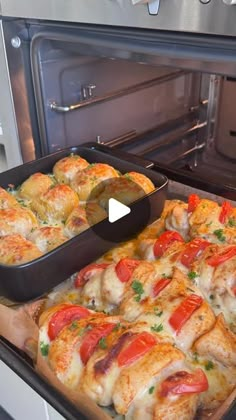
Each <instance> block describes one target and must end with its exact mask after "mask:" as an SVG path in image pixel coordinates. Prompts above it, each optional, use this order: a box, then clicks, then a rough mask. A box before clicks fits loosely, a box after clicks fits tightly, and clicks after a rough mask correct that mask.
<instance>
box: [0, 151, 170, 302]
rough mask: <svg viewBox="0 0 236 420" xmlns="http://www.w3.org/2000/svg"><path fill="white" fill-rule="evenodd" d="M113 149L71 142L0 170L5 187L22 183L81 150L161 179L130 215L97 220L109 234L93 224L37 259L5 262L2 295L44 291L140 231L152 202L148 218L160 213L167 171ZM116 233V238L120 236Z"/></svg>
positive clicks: (26, 296) (0, 268)
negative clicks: (111, 220)
mask: <svg viewBox="0 0 236 420" xmlns="http://www.w3.org/2000/svg"><path fill="white" fill-rule="evenodd" d="M109 152H110V153H107V148H106V147H105V148H104V151H103V150H102V146H100V150H96V149H95V147H93V146H92V145H90V146H87V147H86V146H85V145H81V146H74V147H69V148H67V149H63V150H61V151H59V152H56V153H53V154H51V155H48V156H45V157H43V158H41V159H39V160H36V161H32V162H29V163H26V164H24V165H21V166H18V167H16V168H13V169H10V170H8V171H6V172H3V173H1V174H0V186H2V187H4V188H7V187H8V185H9V184H13V185H16V186H18V185H20V184H21V183H22V182H23V181H24V180H25V179H27V178H28V177H29V176H30V175H31V174H33V173H35V172H43V173H49V172H51V171H52V168H53V166H54V164H55V163H56V162H57V161H58V160H59V159H61V158H63V157H65V156H68V155H70V154H71V153H75V154H79V155H80V156H82V157H83V158H85V159H86V160H88V161H89V162H90V163H95V162H102V163H107V164H109V165H111V166H113V167H114V168H116V169H118V170H119V171H120V172H121V173H126V172H130V171H136V172H140V173H142V174H144V175H146V176H147V177H148V178H150V179H151V180H152V182H153V183H154V185H155V190H154V191H153V192H151V193H150V194H148V195H146V196H145V197H144V198H142V199H140V200H138V201H136V202H135V203H133V204H131V205H130V208H131V213H130V214H128V215H127V216H126V217H124V218H122V219H120V220H118V221H117V222H115V223H112V224H111V223H109V221H108V219H105V220H103V221H102V222H100V223H98V224H97V225H96V229H97V228H98V230H101V231H103V232H104V231H105V232H108V233H109V240H106V239H103V238H102V237H99V236H98V235H97V234H96V233H95V232H94V231H93V229H91V228H90V229H88V230H86V231H84V232H82V233H81V234H80V235H78V236H76V237H74V238H72V239H70V240H68V241H67V242H65V243H64V244H62V245H61V246H59V247H57V248H56V249H54V250H53V251H51V252H49V253H47V254H45V255H43V256H42V257H40V258H37V259H35V260H33V261H31V262H28V263H25V264H21V265H18V266H7V265H0V295H2V296H5V297H6V298H9V299H11V300H13V301H16V302H22V301H27V300H30V299H33V298H36V297H39V296H41V295H43V294H44V293H45V292H47V291H49V290H50V289H51V288H53V287H55V286H56V285H57V284H59V283H61V282H62V281H64V280H65V279H66V278H68V277H69V276H71V275H72V274H73V273H75V272H76V271H78V270H80V269H81V268H82V267H84V266H85V265H87V264H89V263H90V262H91V261H93V260H95V259H97V258H99V257H100V256H101V255H103V254H104V253H105V252H106V251H108V250H109V249H111V248H112V247H114V246H115V245H116V242H117V238H120V237H121V233H122V235H123V234H124V233H125V238H124V239H125V240H127V239H129V237H130V236H131V235H132V234H134V232H138V231H139V230H141V229H143V227H144V213H147V212H146V209H147V206H148V208H149V214H148V220H147V221H148V223H151V222H152V221H154V220H155V219H157V218H158V217H159V216H160V214H161V212H162V209H163V206H164V202H165V198H166V194H167V185H168V179H167V177H166V176H165V175H162V174H161V173H157V172H154V171H152V170H150V169H146V168H145V166H146V163H144V164H143V165H142V166H141V165H140V162H142V160H141V159H140V158H138V159H135V157H133V158H132V161H130V160H131V159H130V156H129V155H127V157H126V159H127V160H124V158H125V156H126V155H125V154H124V153H119V152H118V153H117V152H116V151H114V153H113V150H112V149H110V150H109ZM133 162H138V163H139V164H138V165H137V163H133ZM113 238H116V242H114V240H113Z"/></svg>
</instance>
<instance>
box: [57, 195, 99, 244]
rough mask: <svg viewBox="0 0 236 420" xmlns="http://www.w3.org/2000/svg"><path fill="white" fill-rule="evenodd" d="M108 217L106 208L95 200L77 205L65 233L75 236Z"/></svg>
mask: <svg viewBox="0 0 236 420" xmlns="http://www.w3.org/2000/svg"><path fill="white" fill-rule="evenodd" d="M106 217H107V213H106V212H105V210H104V209H103V208H102V207H101V206H99V204H97V203H95V202H88V203H87V204H86V205H85V206H83V207H82V206H78V207H76V208H75V209H74V210H73V211H72V212H71V214H70V215H69V217H68V219H67V220H66V223H65V229H64V231H65V234H66V235H67V236H68V237H69V238H73V237H74V236H76V235H78V234H79V233H81V232H83V231H85V230H86V229H88V228H89V227H90V226H92V225H94V224H95V223H98V222H101V220H103V219H105V218H106Z"/></svg>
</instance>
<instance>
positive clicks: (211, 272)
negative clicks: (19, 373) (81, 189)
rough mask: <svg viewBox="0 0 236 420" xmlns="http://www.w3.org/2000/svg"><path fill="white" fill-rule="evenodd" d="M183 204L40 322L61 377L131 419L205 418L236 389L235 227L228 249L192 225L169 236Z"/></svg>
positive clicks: (85, 272) (88, 276)
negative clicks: (233, 238) (202, 415)
mask: <svg viewBox="0 0 236 420" xmlns="http://www.w3.org/2000/svg"><path fill="white" fill-rule="evenodd" d="M190 201H191V200H190ZM183 205H185V203H182V202H180V201H177V200H176V201H175V200H174V201H173V202H168V203H167V205H166V207H165V209H164V211H163V215H162V217H161V219H160V221H159V223H155V224H154V225H153V226H152V227H150V228H147V229H146V230H145V231H146V232H143V233H142V234H141V235H139V237H138V239H137V240H136V241H135V240H133V241H131V242H130V243H127V244H123V245H122V246H119V247H118V249H117V250H116V249H114V250H113V251H112V252H110V253H107V255H105V256H104V258H101V259H100V260H99V261H97V262H94V263H92V264H90V265H88V266H86V267H84V268H83V269H82V270H81V271H80V272H79V273H77V274H76V275H75V276H74V277H73V287H72V289H71V290H69V291H67V292H66V293H65V295H64V300H66V301H67V302H66V303H61V304H60V305H58V306H52V307H51V308H49V309H47V310H46V311H45V312H44V313H43V314H42V317H41V319H40V345H41V350H42V349H44V348H45V347H44V345H46V349H47V351H46V354H45V360H46V361H47V363H48V364H49V366H50V367H51V369H52V370H53V371H54V373H55V374H56V375H57V377H58V378H59V379H60V380H61V381H62V382H63V383H64V384H66V385H67V386H68V387H71V388H72V389H74V390H76V391H78V392H85V393H86V394H87V395H89V396H90V397H91V398H92V399H93V400H94V401H96V402H97V403H98V404H99V405H101V406H110V405H111V404H113V405H114V408H115V410H116V412H117V413H118V414H122V415H125V418H126V419H127V420H132V419H135V420H136V419H140V420H141V419H144V418H146V417H147V418H148V419H150V420H151V419H153V420H154V419H160V420H161V419H168V420H169V419H173V420H176V419H178V418H181V419H182V418H183V419H186V420H189V419H190V420H191V419H193V418H199V417H200V418H201V415H200V412H201V411H202V410H203V412H205V410H206V412H207V411H208V410H214V409H215V408H216V407H218V406H219V405H220V404H221V403H222V402H223V401H224V400H225V399H226V398H227V397H228V396H229V395H230V393H231V392H232V390H233V389H234V388H235V387H236V335H235V332H236V281H235V279H236V277H235V273H236V248H235V245H233V244H232V243H231V240H232V236H233V234H234V229H235V227H233V226H230V227H231V229H232V231H231V236H230V237H229V238H228V243H227V240H226V239H225V241H224V242H222V241H219V242H218V243H214V242H211V236H209V238H207V239H205V238H204V237H203V236H199V237H197V236H195V233H194V234H193V236H192V237H191V234H192V231H191V228H190V224H189V223H186V219H181V218H180V219H179V220H178V223H176V219H175V221H174V223H175V228H176V230H175V229H174V227H173V223H172V225H171V228H172V230H170V229H168V230H164V228H165V226H168V228H170V225H169V221H170V217H172V218H173V214H174V216H175V218H176V217H177V216H176V215H178V214H180V215H182V208H185V207H186V205H185V207H184V206H183ZM217 206H218V207H217V208H218V212H219V214H221V213H222V212H223V213H224V214H225V210H224V209H225V208H228V207H227V206H226V205H225V204H223V205H222V206H219V205H217ZM187 207H188V204H187ZM212 207H213V206H212ZM214 207H215V206H214ZM176 209H177V210H176ZM179 209H180V212H179ZM193 211H194V210H193ZM193 211H192V213H193ZM178 212H179V213H178ZM233 212H234V210H232V209H231V210H230V214H231V217H232V215H233ZM187 216H188V217H189V215H188V213H187ZM212 217H213V216H212ZM224 217H225V216H224ZM180 220H182V222H183V221H184V223H183V229H182V226H181V222H180ZM187 220H189V219H187ZM201 220H202V222H203V224H205V218H204V217H203V218H202V219H201ZM221 220H222V219H221ZM172 221H173V220H172ZM207 223H208V222H207ZM212 223H213V222H212ZM221 223H222V222H221ZM224 223H228V219H226V218H225V220H224ZM198 228H199V229H200V228H201V226H200V225H199V226H198ZM155 232H156V233H155ZM186 237H187V238H188V240H186ZM119 255H120V256H121V257H119V258H117V256H119ZM140 258H142V259H140ZM61 293H62V294H61V296H60V299H59V300H58V302H60V301H61V302H63V292H61ZM76 294H77V298H75V296H76ZM70 296H71V297H72V296H73V302H74V303H73V304H69V303H68V300H70ZM55 301H56V299H55ZM75 302H76V303H77V304H75ZM81 305H82V306H81ZM94 311H96V312H94ZM111 324H113V327H112V325H111Z"/></svg>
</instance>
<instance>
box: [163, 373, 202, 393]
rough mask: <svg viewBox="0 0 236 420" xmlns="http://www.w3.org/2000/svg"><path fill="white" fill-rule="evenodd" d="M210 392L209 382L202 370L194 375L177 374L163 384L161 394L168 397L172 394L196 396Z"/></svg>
mask: <svg viewBox="0 0 236 420" xmlns="http://www.w3.org/2000/svg"><path fill="white" fill-rule="evenodd" d="M207 390H208V380H207V377H206V375H205V373H204V372H203V370H202V369H196V370H195V371H194V372H193V373H188V372H185V371H180V372H176V373H174V374H173V375H171V376H169V377H168V378H167V379H166V380H165V381H164V382H162V384H161V389H160V394H161V396H162V397H166V396H167V395H168V394H169V393H171V394H195V393H199V392H204V391H207Z"/></svg>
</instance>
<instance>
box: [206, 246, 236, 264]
mask: <svg viewBox="0 0 236 420" xmlns="http://www.w3.org/2000/svg"><path fill="white" fill-rule="evenodd" d="M235 255H236V245H232V246H229V247H227V248H226V249H223V250H221V249H220V250H219V252H217V253H216V254H214V255H212V257H210V258H208V260H207V264H208V265H211V266H212V267H217V266H218V265H220V264H223V263H224V262H225V261H227V260H229V259H230V258H233V257H235Z"/></svg>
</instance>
